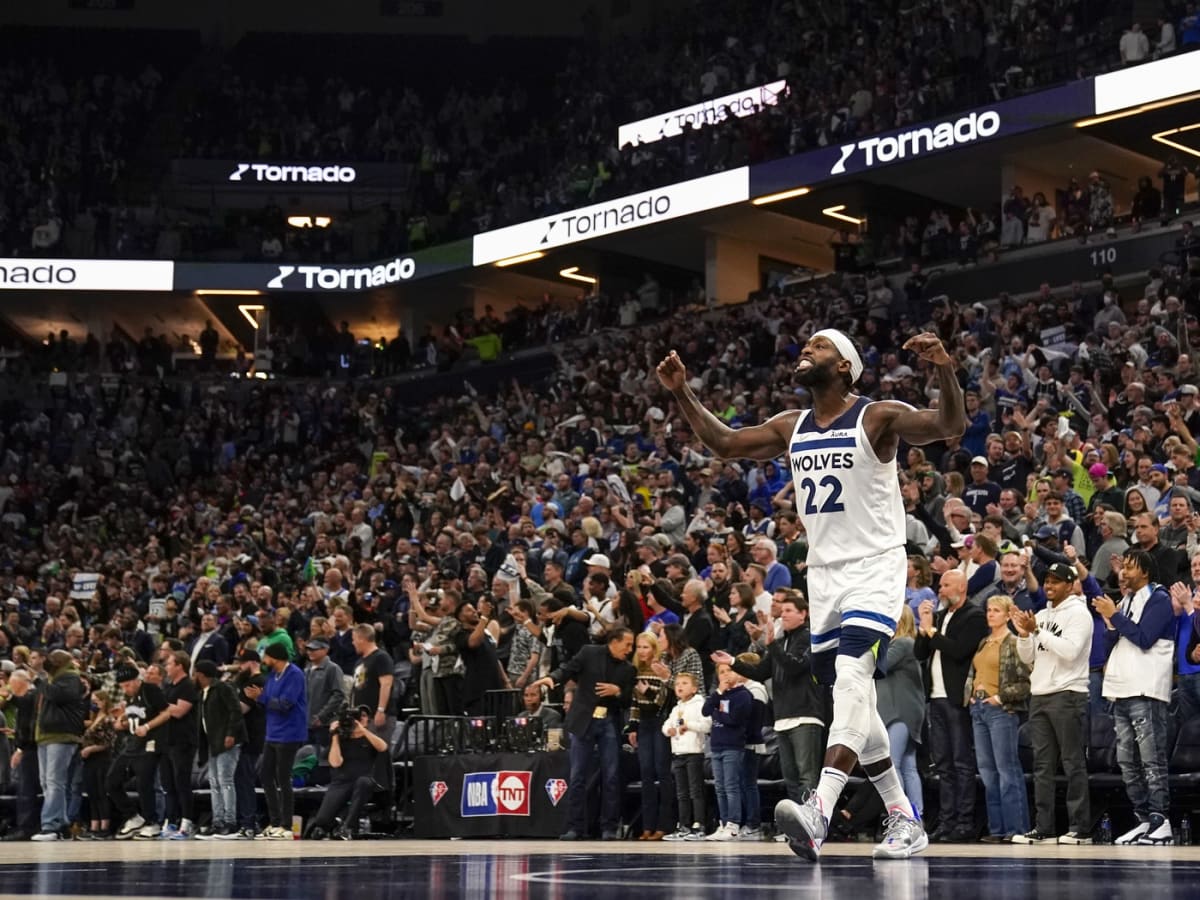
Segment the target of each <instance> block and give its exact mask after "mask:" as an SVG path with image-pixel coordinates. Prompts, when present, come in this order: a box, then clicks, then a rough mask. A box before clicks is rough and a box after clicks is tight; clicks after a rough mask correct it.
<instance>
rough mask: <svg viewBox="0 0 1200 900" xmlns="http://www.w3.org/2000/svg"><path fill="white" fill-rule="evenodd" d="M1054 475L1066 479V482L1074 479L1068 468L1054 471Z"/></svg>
mask: <svg viewBox="0 0 1200 900" xmlns="http://www.w3.org/2000/svg"><path fill="white" fill-rule="evenodd" d="M1054 474H1055V475H1061V476H1062V477H1063V478H1066V479H1068V480H1070V479H1072V478H1074V477H1075V475H1074V473H1073V472H1072V471H1071V470H1070V469H1068V468H1066V467H1064V468H1061V469H1055V470H1054Z"/></svg>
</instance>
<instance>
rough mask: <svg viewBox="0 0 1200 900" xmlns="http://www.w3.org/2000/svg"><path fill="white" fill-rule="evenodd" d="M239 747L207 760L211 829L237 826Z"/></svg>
mask: <svg viewBox="0 0 1200 900" xmlns="http://www.w3.org/2000/svg"><path fill="white" fill-rule="evenodd" d="M241 755H242V748H241V746H240V745H239V746H236V747H232V748H230V749H229V750H226V751H225V752H224V753H222V754H221V755H220V756H210V757H209V758H208V787H209V789H210V790H211V792H212V821H213V827H214V828H219V827H221V826H222V825H227V826H231V827H232V826H235V825H237V784H236V782H235V781H234V776H235V775H236V773H237V767H238V760H239V759H240V758H241Z"/></svg>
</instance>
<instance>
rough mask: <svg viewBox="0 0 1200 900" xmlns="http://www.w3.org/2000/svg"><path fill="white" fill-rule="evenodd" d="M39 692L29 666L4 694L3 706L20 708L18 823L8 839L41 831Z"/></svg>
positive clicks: (16, 762)
mask: <svg viewBox="0 0 1200 900" xmlns="http://www.w3.org/2000/svg"><path fill="white" fill-rule="evenodd" d="M37 701H38V694H37V691H36V690H35V689H34V685H33V676H31V675H30V674H29V672H28V670H26V669H17V670H16V671H14V672H13V673H12V675H10V676H9V678H8V688H7V689H6V690H4V691H3V692H2V693H0V709H6V708H8V706H10V705H11V706H13V707H14V708H15V709H16V711H17V719H16V722H15V724H14V734H13V745H14V747H15V748H16V752H15V753H13V761H12V764H13V771H14V772H15V773H16V776H17V804H16V812H17V826H16V828H15V829H14V830H13V831H10V832H9V833H8V834H6V835H5V836H4V840H6V841H27V840H29V839H30V838H31V837H32V836H33V835H34V834H35V833H36V832H37V830H38V827H39V822H38V810H39V807H38V790H39V786H40V781H39V779H38V754H37V741H36V740H35V738H34V724H35V722H36V720H37Z"/></svg>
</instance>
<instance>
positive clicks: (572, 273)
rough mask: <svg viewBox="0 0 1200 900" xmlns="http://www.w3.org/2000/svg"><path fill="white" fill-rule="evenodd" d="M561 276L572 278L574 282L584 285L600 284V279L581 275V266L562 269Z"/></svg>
mask: <svg viewBox="0 0 1200 900" xmlns="http://www.w3.org/2000/svg"><path fill="white" fill-rule="evenodd" d="M558 274H559V275H561V276H562V277H563V278H570V279H571V280H572V281H582V282H583V283H584V284H599V283H600V279H599V278H596V277H595V276H592V275H581V274H580V273H579V266H571V267H570V268H569V269H560V270H559V273H558Z"/></svg>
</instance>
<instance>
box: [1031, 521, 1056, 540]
mask: <svg viewBox="0 0 1200 900" xmlns="http://www.w3.org/2000/svg"><path fill="white" fill-rule="evenodd" d="M1034 537H1035V538H1037V539H1038V540H1039V541H1044V540H1046V538H1052V537H1058V531H1057V530H1055V529H1054V527H1053V526H1050V525H1043V526H1042V527H1041V528H1039V529H1038V530H1037V534H1035V535H1034Z"/></svg>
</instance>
